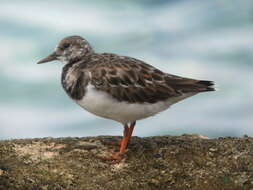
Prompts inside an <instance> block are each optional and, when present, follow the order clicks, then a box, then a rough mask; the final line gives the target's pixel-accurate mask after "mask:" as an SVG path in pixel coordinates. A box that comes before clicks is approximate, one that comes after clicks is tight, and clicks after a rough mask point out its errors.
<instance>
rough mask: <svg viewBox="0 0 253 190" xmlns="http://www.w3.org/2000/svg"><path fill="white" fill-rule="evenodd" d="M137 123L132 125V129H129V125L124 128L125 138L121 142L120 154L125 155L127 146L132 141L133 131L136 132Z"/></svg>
mask: <svg viewBox="0 0 253 190" xmlns="http://www.w3.org/2000/svg"><path fill="white" fill-rule="evenodd" d="M135 123H136V122H133V123H131V125H130V127H128V126H127V125H125V126H124V137H123V139H122V141H121V145H120V151H119V153H120V154H124V153H125V152H126V148H127V145H128V143H129V141H130V138H131V136H132V134H133V130H134V126H135Z"/></svg>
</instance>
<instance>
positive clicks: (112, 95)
mask: <svg viewBox="0 0 253 190" xmlns="http://www.w3.org/2000/svg"><path fill="white" fill-rule="evenodd" d="M56 60H58V61H60V62H62V63H63V69H62V75H61V83H62V87H63V89H64V90H65V91H66V93H67V95H68V96H69V97H70V98H71V99H72V100H74V102H76V103H77V104H79V105H80V106H81V107H82V108H84V109H85V110H86V111H88V112H90V113H92V114H95V115H97V116H100V117H103V118H107V119H110V120H114V121H117V122H119V123H121V124H122V126H123V127H124V131H123V138H122V140H121V142H120V147H119V151H118V152H114V153H113V154H112V155H111V156H110V157H111V158H112V159H113V160H122V159H123V157H124V154H125V152H126V149H127V147H128V144H129V141H130V138H131V136H132V133H133V130H134V127H135V124H136V121H138V120H142V119H145V118H148V117H151V116H154V115H156V114H158V113H160V112H162V111H164V110H166V109H168V108H169V107H170V106H171V105H173V104H175V103H177V102H179V101H181V100H184V99H186V98H188V97H191V96H193V95H196V94H198V93H201V92H209V91H215V88H214V82H213V81H209V80H197V79H192V78H186V77H181V76H177V75H172V74H169V73H166V72H163V71H161V70H159V69H157V68H156V67H154V66H152V65H150V64H147V63H145V62H144V61H142V60H139V59H136V58H132V57H129V56H122V55H118V54H114V53H96V52H95V51H94V49H93V47H92V46H91V45H90V43H89V42H88V41H87V40H86V39H84V38H83V37H81V36H78V35H75V36H68V37H65V38H63V39H62V40H61V41H60V42H59V44H58V45H57V46H56V48H55V50H54V51H53V52H52V53H51V54H50V55H48V56H47V57H45V58H43V59H41V60H40V61H38V62H37V63H38V64H42V63H47V62H51V61H56Z"/></svg>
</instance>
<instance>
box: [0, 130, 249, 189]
mask: <svg viewBox="0 0 253 190" xmlns="http://www.w3.org/2000/svg"><path fill="white" fill-rule="evenodd" d="M119 139H120V137H109V136H100V137H85V138H42V139H23V140H8V141H0V190H100V189H101V190H104V189H105V190H106V189H108V190H109V189H110V190H114V189H115V190H121V189H123V190H124V189H126V190H128V189H133V190H134V189H136V190H137V189H138V190H140V189H145V190H149V189H152V190H153V189H159V190H163V189H164V190H169V189H172V190H253V138H250V137H243V138H231V137H227V138H218V139H207V138H205V137H202V136H199V135H183V136H177V137H175V136H159V137H147V138H138V137H133V138H132V140H131V144H130V146H129V149H128V151H127V153H126V155H125V159H124V160H122V161H121V162H120V163H117V164H113V163H112V162H111V161H104V160H103V159H101V158H102V157H104V156H108V155H110V154H111V151H110V150H112V149H115V151H116V150H117V149H118V147H117V146H113V145H111V146H110V145H107V143H106V142H108V141H116V140H119Z"/></svg>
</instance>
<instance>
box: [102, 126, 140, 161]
mask: <svg viewBox="0 0 253 190" xmlns="http://www.w3.org/2000/svg"><path fill="white" fill-rule="evenodd" d="M135 123H136V122H133V123H131V124H130V127H128V125H127V124H126V125H125V126H124V133H123V139H122V140H121V144H120V151H119V152H117V153H113V154H112V155H111V156H110V157H109V158H108V157H106V158H103V160H113V163H118V162H120V161H121V160H122V159H123V155H124V153H125V152H126V148H127V145H128V144H129V141H130V138H131V136H132V134H133V130H134V126H135Z"/></svg>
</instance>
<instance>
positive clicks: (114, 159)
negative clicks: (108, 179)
mask: <svg viewBox="0 0 253 190" xmlns="http://www.w3.org/2000/svg"><path fill="white" fill-rule="evenodd" d="M111 152H112V153H111V154H110V155H109V156H103V157H100V159H101V160H103V161H110V162H111V163H112V164H118V163H120V162H121V161H122V160H123V159H124V153H120V152H113V151H111Z"/></svg>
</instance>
